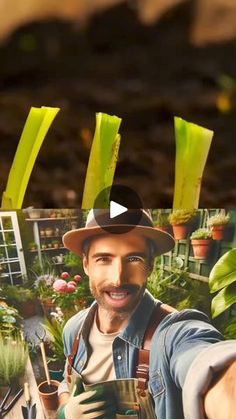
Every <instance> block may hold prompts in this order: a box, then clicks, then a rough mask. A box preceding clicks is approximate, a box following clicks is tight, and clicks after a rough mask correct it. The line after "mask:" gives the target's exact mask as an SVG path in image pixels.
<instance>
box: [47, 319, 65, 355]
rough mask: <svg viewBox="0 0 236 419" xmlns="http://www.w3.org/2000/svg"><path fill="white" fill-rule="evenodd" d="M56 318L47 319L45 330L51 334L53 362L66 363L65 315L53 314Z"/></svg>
mask: <svg viewBox="0 0 236 419" xmlns="http://www.w3.org/2000/svg"><path fill="white" fill-rule="evenodd" d="M52 314H54V316H53V317H52V318H51V319H48V318H47V319H46V320H45V323H44V324H43V327H44V329H45V330H46V332H48V334H49V339H50V348H51V349H52V351H53V357H52V359H51V361H59V362H61V363H64V361H65V354H64V344H63V329H64V326H65V323H66V321H65V319H64V318H63V315H62V314H61V315H60V314H59V313H58V312H55V313H51V315H52Z"/></svg>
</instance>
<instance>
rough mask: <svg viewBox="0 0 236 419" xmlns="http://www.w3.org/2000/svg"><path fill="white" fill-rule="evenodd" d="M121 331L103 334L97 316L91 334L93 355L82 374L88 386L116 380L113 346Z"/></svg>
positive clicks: (90, 343) (90, 341) (90, 340)
mask: <svg viewBox="0 0 236 419" xmlns="http://www.w3.org/2000/svg"><path fill="white" fill-rule="evenodd" d="M119 333H120V331H118V332H115V333H102V332H100V330H99V329H98V327H97V322H96V315H95V316H94V321H93V325H92V328H91V330H90V334H89V339H88V341H89V345H90V347H91V351H92V352H91V355H90V357H89V360H88V363H87V365H86V368H85V369H84V370H83V372H82V374H81V375H82V377H83V380H84V382H85V383H86V384H93V383H97V382H99V381H108V380H114V379H115V378H116V375H115V369H114V364H113V353H112V344H113V341H114V339H115V338H116V336H118V335H119Z"/></svg>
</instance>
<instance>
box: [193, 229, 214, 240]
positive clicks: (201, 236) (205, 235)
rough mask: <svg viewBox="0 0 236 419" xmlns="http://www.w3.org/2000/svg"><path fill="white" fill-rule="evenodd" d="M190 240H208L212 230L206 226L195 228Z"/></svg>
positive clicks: (210, 237)
mask: <svg viewBox="0 0 236 419" xmlns="http://www.w3.org/2000/svg"><path fill="white" fill-rule="evenodd" d="M190 239H192V240H209V239H212V232H211V231H210V230H208V229H207V228H198V229H197V230H195V231H193V233H192V234H191V236H190Z"/></svg>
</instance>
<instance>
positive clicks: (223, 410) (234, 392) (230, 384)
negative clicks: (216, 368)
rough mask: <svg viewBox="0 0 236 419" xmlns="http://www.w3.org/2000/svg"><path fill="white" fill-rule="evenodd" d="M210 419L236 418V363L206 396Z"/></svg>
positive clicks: (207, 413)
mask: <svg viewBox="0 0 236 419" xmlns="http://www.w3.org/2000/svg"><path fill="white" fill-rule="evenodd" d="M204 408H205V413H206V416H207V418H208V419H222V418H224V419H235V418H236V361H234V362H233V363H232V364H231V365H230V366H229V367H228V368H227V369H226V370H224V372H223V373H222V374H221V375H220V376H219V377H218V378H217V381H216V382H214V383H213V385H212V386H211V388H210V389H209V390H208V392H207V393H206V395H205V398H204Z"/></svg>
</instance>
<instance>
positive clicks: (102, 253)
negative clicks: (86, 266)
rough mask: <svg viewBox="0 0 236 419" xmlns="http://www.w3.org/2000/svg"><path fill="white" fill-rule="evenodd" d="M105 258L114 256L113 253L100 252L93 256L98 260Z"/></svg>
mask: <svg viewBox="0 0 236 419" xmlns="http://www.w3.org/2000/svg"><path fill="white" fill-rule="evenodd" d="M105 256H114V255H113V254H112V253H109V252H98V253H94V255H92V259H96V258H98V257H105Z"/></svg>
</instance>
